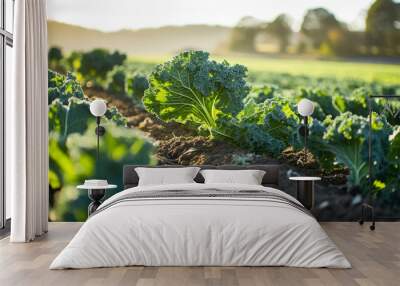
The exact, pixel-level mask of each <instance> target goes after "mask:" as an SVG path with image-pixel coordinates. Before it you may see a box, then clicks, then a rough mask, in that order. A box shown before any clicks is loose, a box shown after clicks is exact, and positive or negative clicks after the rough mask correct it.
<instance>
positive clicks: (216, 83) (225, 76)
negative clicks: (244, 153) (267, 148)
mask: <svg viewBox="0 0 400 286" xmlns="http://www.w3.org/2000/svg"><path fill="white" fill-rule="evenodd" d="M246 73H247V69H246V68H245V67H244V66H241V65H233V66H232V65H229V64H228V63H227V62H226V61H224V62H222V63H217V62H215V61H213V60H210V59H209V54H208V53H206V52H201V51H188V52H183V53H181V54H180V55H178V56H176V57H174V58H173V59H172V60H171V61H169V62H166V63H164V64H162V65H159V66H157V67H156V69H155V71H153V73H152V74H151V75H150V78H149V82H150V88H149V89H147V90H146V92H145V95H144V97H143V103H144V106H145V108H146V109H147V110H148V111H150V112H151V113H153V114H155V115H157V116H158V117H159V118H161V119H162V120H164V121H176V122H179V123H183V124H186V123H188V124H190V125H194V126H196V127H198V128H199V129H201V130H207V131H208V133H209V134H210V135H213V134H214V131H215V132H217V133H218V126H217V120H218V118H220V117H221V116H228V117H233V116H235V115H236V114H237V113H239V111H240V110H241V109H242V107H243V103H242V101H243V98H244V97H245V96H246V95H247V93H248V92H249V87H248V86H247V84H246V81H245V77H246Z"/></svg>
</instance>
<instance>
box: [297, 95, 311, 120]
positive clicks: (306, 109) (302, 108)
mask: <svg viewBox="0 0 400 286" xmlns="http://www.w3.org/2000/svg"><path fill="white" fill-rule="evenodd" d="M297 111H298V112H299V113H300V115H301V116H310V115H311V114H313V112H314V103H313V102H312V101H311V100H308V99H306V98H303V99H302V100H300V102H299V103H298V104H297Z"/></svg>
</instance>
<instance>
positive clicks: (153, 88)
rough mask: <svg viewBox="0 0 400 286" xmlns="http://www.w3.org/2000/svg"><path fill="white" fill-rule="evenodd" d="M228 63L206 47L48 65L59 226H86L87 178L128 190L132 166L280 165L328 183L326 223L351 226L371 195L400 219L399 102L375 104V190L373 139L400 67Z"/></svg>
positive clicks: (321, 205) (321, 202) (81, 57)
mask: <svg viewBox="0 0 400 286" xmlns="http://www.w3.org/2000/svg"><path fill="white" fill-rule="evenodd" d="M225 59H226V60H227V61H226V62H224V61H221V60H220V59H217V61H213V60H212V59H211V58H210V57H209V55H208V54H207V53H205V52H200V51H199V52H193V51H191V52H184V53H181V54H179V55H177V56H175V57H174V58H172V57H165V58H163V57H148V58H140V59H138V58H129V59H127V57H126V56H125V55H123V54H120V53H118V52H114V53H110V52H108V51H105V50H100V49H97V50H93V51H91V52H86V53H79V52H75V53H71V54H70V55H68V56H67V57H57V59H51V58H50V59H49V63H50V68H51V69H53V70H56V71H58V73H55V72H52V71H49V103H50V113H49V118H50V131H49V132H50V136H49V137H50V143H49V144H50V154H49V156H50V188H51V200H52V201H51V207H52V208H51V213H50V216H51V219H53V220H84V219H85V217H86V208H85V207H84V206H86V205H87V198H86V196H84V194H81V193H78V192H77V191H76V190H75V189H74V186H75V185H76V184H78V183H80V182H82V181H83V180H84V179H85V178H89V177H93V178H94V177H96V178H107V179H108V180H109V181H110V182H113V183H117V184H121V178H122V174H121V171H122V165H123V164H125V163H140V164H253V163H266V162H269V161H271V160H279V161H280V162H281V163H282V164H284V166H285V168H286V170H287V171H288V172H296V173H299V174H314V175H320V176H322V177H323V178H324V179H323V184H322V186H323V190H322V191H323V192H321V195H320V196H317V208H316V212H317V213H316V214H317V216H318V217H319V218H322V219H339V218H347V219H351V218H352V217H354V216H355V215H356V214H357V211H358V210H359V205H360V202H361V200H362V198H363V197H366V196H372V197H373V198H374V199H376V201H377V213H378V216H386V217H387V216H392V217H393V216H399V212H400V190H399V185H400V172H399V168H400V158H399V154H400V112H398V111H399V110H400V101H391V102H390V103H388V102H386V101H382V100H376V101H374V102H373V104H372V106H373V109H374V110H375V111H377V112H375V113H374V116H373V144H374V146H375V147H374V153H373V161H374V170H376V172H375V173H374V177H373V182H374V184H373V188H372V190H371V189H370V188H369V187H368V172H367V171H368V164H367V162H368V152H367V150H368V149H367V140H366V139H367V137H368V132H369V128H368V117H367V115H368V110H367V99H368V96H370V95H382V94H385V95H389V94H390V95H399V96H400V83H399V82H398V80H397V79H398V78H399V72H400V69H399V67H397V66H394V65H381V64H362V63H358V64H350V63H343V62H321V61H305V60H278V59H261V58H244V57H243V58H234V59H233V58H229V57H226V58H225ZM235 62H240V63H241V65H236V64H234V63H235ZM157 63H163V64H161V65H157V66H156V64H157ZM69 72H72V73H73V74H70V73H69ZM62 74H64V75H62ZM396 78H397V79H396ZM94 97H99V98H104V99H106V100H107V101H108V103H109V106H113V107H114V108H111V109H110V110H109V111H108V113H107V115H106V118H107V119H106V121H105V122H104V124H105V126H106V129H107V133H106V136H105V138H104V139H103V140H102V145H101V146H102V147H101V153H102V158H101V162H99V164H96V158H95V136H94V118H93V117H91V116H90V114H89V109H88V104H89V102H90V98H94ZM302 98H308V99H310V100H312V101H313V102H314V103H315V105H316V109H315V113H314V114H313V118H312V119H310V121H309V123H310V126H311V127H310V138H309V143H310V145H309V147H310V151H311V153H310V154H309V156H308V160H304V158H305V157H304V149H303V138H302V136H301V135H300V133H299V127H300V125H301V118H300V117H299V115H298V114H297V109H296V105H297V102H298V101H299V100H300V99H302ZM284 175H285V174H284ZM292 187H293V186H292ZM288 191H289V192H290V187H289V186H288ZM71 205H73V207H71Z"/></svg>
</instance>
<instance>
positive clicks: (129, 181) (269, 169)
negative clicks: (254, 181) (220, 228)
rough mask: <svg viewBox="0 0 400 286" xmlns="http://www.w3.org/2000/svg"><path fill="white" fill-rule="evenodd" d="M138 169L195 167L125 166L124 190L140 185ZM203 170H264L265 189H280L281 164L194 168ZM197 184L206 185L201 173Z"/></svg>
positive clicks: (263, 183) (196, 179) (263, 182)
mask: <svg viewBox="0 0 400 286" xmlns="http://www.w3.org/2000/svg"><path fill="white" fill-rule="evenodd" d="M136 167H148V168H180V167H193V166H182V165H162V166H154V167H150V166H144V165H125V166H124V170H123V184H124V189H128V188H133V187H136V186H137V185H138V182H139V177H138V175H137V173H136V171H135V168H136ZM194 167H199V168H201V169H203V170H204V169H219V170H249V169H250V170H263V171H265V172H266V173H265V175H264V178H263V180H262V185H263V186H265V187H272V188H276V189H280V184H279V171H280V168H281V166H280V165H279V164H268V165H247V166H240V165H221V166H211V165H202V166H194ZM194 180H195V181H196V182H197V183H204V178H203V176H202V175H201V174H200V173H199V174H198V175H197V177H196V178H195V179H194Z"/></svg>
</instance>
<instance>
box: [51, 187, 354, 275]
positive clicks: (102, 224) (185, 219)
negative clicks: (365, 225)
mask: <svg viewBox="0 0 400 286" xmlns="http://www.w3.org/2000/svg"><path fill="white" fill-rule="evenodd" d="M205 188H207V189H209V188H217V189H221V190H222V189H226V190H246V189H248V190H255V189H256V190H265V191H269V192H273V193H276V194H280V195H283V196H285V197H287V198H289V199H291V200H293V201H295V199H293V198H292V197H291V196H289V195H287V194H285V193H283V192H281V191H279V190H276V189H272V188H266V187H262V186H254V185H238V184H234V185H233V184H207V185H205V184H180V185H163V186H146V187H135V188H131V189H128V190H125V191H123V192H120V193H118V194H116V195H114V196H113V197H111V198H109V199H108V200H106V201H105V202H104V203H103V204H102V206H100V209H101V208H102V207H104V205H107V204H108V203H110V202H112V201H113V200H115V199H118V197H121V196H123V195H126V194H128V193H129V192H142V191H150V190H151V191H163V190H175V189H179V190H204V189H205ZM127 265H145V266H194V265H198V266H201V265H202V266H206V265H209V266H211V265H214V266H242V265H243V266H244V265H246V266H294V267H333V268H350V267H351V266H350V263H349V262H348V261H347V259H346V258H345V257H344V255H343V254H342V252H341V251H340V250H339V249H338V248H337V247H336V245H335V244H334V243H333V242H332V241H331V239H330V238H329V237H328V236H327V234H326V233H325V232H324V230H323V229H322V228H321V226H320V225H319V224H318V222H317V221H316V220H315V219H314V218H313V217H312V216H309V215H307V214H305V213H304V212H302V211H300V210H298V209H296V208H294V207H293V206H290V205H285V204H280V203H276V202H273V201H272V202H269V201H264V200H258V199H254V198H253V199H246V198H241V199H233V198H206V199H205V198H201V199H199V198H185V199H182V200H180V199H176V198H168V199H165V198H162V199H161V198H160V199H157V198H155V199H149V200H141V201H124V202H121V203H118V204H115V205H112V206H111V207H108V208H107V209H104V210H103V211H101V212H99V213H98V214H95V215H94V216H92V217H91V218H89V219H88V221H87V222H86V223H85V224H84V225H83V226H82V227H81V229H80V230H79V232H78V233H77V234H76V235H75V237H74V238H73V239H72V241H71V242H70V243H69V244H68V245H67V247H65V249H64V250H63V251H62V252H61V253H60V254H59V255H58V256H57V257H56V259H55V260H54V261H53V263H52V264H51V265H50V269H63V268H91V267H113V266H127Z"/></svg>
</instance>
